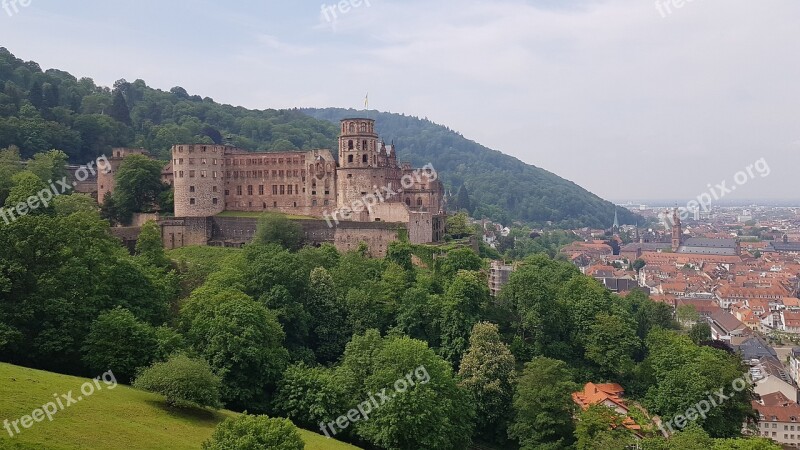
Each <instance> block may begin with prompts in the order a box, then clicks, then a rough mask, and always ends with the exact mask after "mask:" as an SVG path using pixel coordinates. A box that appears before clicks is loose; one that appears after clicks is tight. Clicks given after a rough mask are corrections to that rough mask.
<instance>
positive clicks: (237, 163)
mask: <svg viewBox="0 0 800 450" xmlns="http://www.w3.org/2000/svg"><path fill="white" fill-rule="evenodd" d="M188 159H189V164H194V163H195V158H188ZM217 163H218V160H217V159H216V158H212V159H211V164H212V165H214V166H216V165H217ZM286 163H287V164H292V165H301V164H305V160H304V159H297V158H294V159H288V158H287V159H286ZM172 164H173V165H176V166H177V165H181V164H183V158H175V159H173V160H172ZM200 164H208V158H200ZM223 164H224V165H226V166H244V165H247V166H249V165H264V164H283V158H250V159H243V160H238V159H234V160H230V159H228V160H223Z"/></svg>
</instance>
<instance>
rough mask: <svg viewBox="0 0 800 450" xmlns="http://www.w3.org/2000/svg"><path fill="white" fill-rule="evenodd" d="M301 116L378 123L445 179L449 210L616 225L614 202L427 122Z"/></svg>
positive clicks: (562, 223)
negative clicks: (465, 194)
mask: <svg viewBox="0 0 800 450" xmlns="http://www.w3.org/2000/svg"><path fill="white" fill-rule="evenodd" d="M302 111H303V112H305V113H307V114H309V115H311V116H312V117H315V118H318V119H325V120H328V121H331V122H338V121H339V120H340V119H342V118H344V117H352V116H357V117H366V118H371V119H375V121H376V122H375V123H376V127H377V129H378V133H379V134H380V135H381V136H382V137H383V138H385V139H386V140H387V141H389V140H393V141H394V143H395V145H396V146H397V150H398V155H399V156H400V158H401V159H402V160H406V161H411V162H412V163H414V164H415V165H420V166H421V165H424V164H427V163H432V164H433V166H434V167H435V168H436V170H437V171H439V172H441V173H442V174H444V176H443V181H444V183H445V184H446V185H447V186H448V188H449V189H450V190H451V191H452V193H453V197H454V198H453V200H451V202H450V203H451V205H456V206H457V207H458V208H459V209H462V208H463V209H467V210H468V211H469V212H470V213H471V214H472V215H473V216H474V217H478V218H480V217H484V216H485V217H488V218H490V219H494V220H497V221H500V222H501V223H504V224H508V223H510V222H511V221H512V220H520V221H524V222H528V223H532V224H538V225H546V224H547V222H548V221H549V222H552V223H553V224H554V225H556V226H558V227H560V228H567V229H572V228H579V227H581V226H590V227H596V228H610V227H611V224H612V223H613V221H614V205H613V204H612V203H610V202H607V201H605V200H603V199H601V198H600V197H598V196H596V195H594V194H592V193H591V192H589V191H587V190H586V189H583V188H582V187H580V186H578V185H577V184H575V183H573V182H571V181H567V180H565V179H563V178H561V177H559V176H557V175H555V174H553V173H551V172H548V171H546V170H544V169H541V168H539V167H536V166H532V165H529V164H525V163H523V162H522V161H520V160H518V159H517V158H514V157H512V156H508V155H505V154H503V153H501V152H499V151H497V150H492V149H489V148H487V147H484V146H483V145H480V144H478V143H477V142H474V141H471V140H469V139H467V138H465V137H464V136H462V135H461V134H460V133H458V132H455V131H453V130H450V129H449V128H447V127H445V126H442V125H437V124H435V123H433V122H431V121H429V120H427V119H419V118H417V117H411V116H406V115H403V114H393V113H383V112H377V111H357V110H353V109H341V108H326V109H303V110H302ZM462 187H463V188H462ZM459 191H462V192H467V193H468V199H469V201H464V200H463V194H462V195H456V194H458V193H459ZM619 220H620V223H628V224H633V223H636V220H637V216H635V215H634V214H633V213H631V212H630V211H628V210H626V209H623V208H620V209H619ZM639 221H640V222H641V221H642V219H641V218H639Z"/></svg>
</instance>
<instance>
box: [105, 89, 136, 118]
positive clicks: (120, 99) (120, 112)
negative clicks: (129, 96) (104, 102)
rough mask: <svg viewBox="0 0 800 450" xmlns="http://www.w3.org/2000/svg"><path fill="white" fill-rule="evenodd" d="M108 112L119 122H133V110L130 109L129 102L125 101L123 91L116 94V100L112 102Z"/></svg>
mask: <svg viewBox="0 0 800 450" xmlns="http://www.w3.org/2000/svg"><path fill="white" fill-rule="evenodd" d="M108 114H109V115H110V116H111V117H112V118H113V119H114V120H116V121H117V122H122V123H124V124H125V125H130V124H131V112H130V110H128V103H127V102H126V101H125V96H123V95H122V92H121V91H117V93H116V94H114V101H113V102H112V103H111V108H110V109H109V110H108Z"/></svg>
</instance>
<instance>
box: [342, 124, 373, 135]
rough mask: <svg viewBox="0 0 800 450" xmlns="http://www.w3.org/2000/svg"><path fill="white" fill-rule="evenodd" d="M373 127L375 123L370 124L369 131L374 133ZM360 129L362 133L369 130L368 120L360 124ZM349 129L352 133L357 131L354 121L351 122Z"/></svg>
mask: <svg viewBox="0 0 800 450" xmlns="http://www.w3.org/2000/svg"><path fill="white" fill-rule="evenodd" d="M372 127H373V125H372V124H371V123H370V124H369V132H370V133H372V131H373V130H372ZM359 129H360V130H361V132H362V133H366V132H367V122H361V123H360V125H359ZM348 130H349V131H350V132H351V133H355V132H356V124H355V123H353V122H350V126H349V127H348ZM342 133H344V123H342Z"/></svg>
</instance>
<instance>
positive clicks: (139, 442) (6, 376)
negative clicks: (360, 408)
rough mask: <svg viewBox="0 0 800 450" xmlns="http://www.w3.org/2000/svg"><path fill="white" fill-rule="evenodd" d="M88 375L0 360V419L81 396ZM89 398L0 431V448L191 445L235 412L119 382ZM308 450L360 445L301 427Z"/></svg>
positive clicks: (94, 449)
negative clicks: (171, 401) (171, 402)
mask: <svg viewBox="0 0 800 450" xmlns="http://www.w3.org/2000/svg"><path fill="white" fill-rule="evenodd" d="M85 381H86V379H82V378H77V377H71V376H67V375H59V374H55V373H51V372H44V371H41V370H34V369H28V368H24V367H19V366H13V365H10V364H5V363H0V398H2V401H1V402H0V422H2V421H3V420H5V419H8V420H9V421H12V420H15V419H18V418H20V417H22V416H24V415H27V414H31V412H32V411H33V410H34V409H36V408H40V407H41V406H42V405H43V404H44V403H47V402H49V401H50V400H52V399H53V394H54V393H58V394H66V393H68V392H69V391H72V392H73V398H74V399H76V400H77V398H78V397H77V396H78V395H80V394H79V391H80V389H81V385H82V384H83V383H84V382H85ZM100 386H102V387H103V389H102V390H97V391H95V392H94V394H92V395H91V397H88V396H87V397H85V398H83V399H82V400H81V401H80V402H78V403H74V404H72V405H70V406H69V407H67V408H65V409H63V410H62V411H59V412H57V413H56V414H55V415H53V420H52V421H47V419H46V418H45V419H44V421H43V422H41V423H34V424H33V426H31V427H30V428H28V429H24V430H22V432H21V433H20V434H19V435H17V436H15V437H13V438H12V437H9V435H8V432H7V431H6V430H4V429H3V430H0V449H16V450H33V449H36V450H67V449H69V450H74V449H92V450H104V449H108V450H117V449H120V448H129V449H142V450H145V449H153V450H156V449H158V450H160V449H165V448H168V449H171V450H177V449H187V450H188V449H192V450H197V449H199V448H200V445H201V444H202V442H203V441H205V440H206V439H208V437H209V436H210V435H211V433H212V431H213V430H214V427H215V426H216V425H217V423H219V422H220V421H221V420H223V419H224V418H225V417H227V416H231V415H233V414H234V413H232V412H230V411H220V412H213V413H212V412H205V411H203V412H193V413H187V412H179V411H175V410H172V409H169V408H167V407H166V406H164V404H163V402H162V399H161V397H160V396H158V395H156V394H151V393H148V392H143V391H138V390H136V389H132V388H130V387H128V386H123V385H117V386H116V387H115V388H113V389H107V388H106V385H105V384H104V383H102V382H101V383H100ZM301 433H302V435H303V440H304V441H305V442H306V450H357V449H358V447H354V446H352V445H348V444H344V443H341V442H338V441H336V440H333V439H327V438H325V437H324V436H322V435H319V434H316V433H312V432H310V431H305V430H301Z"/></svg>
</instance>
